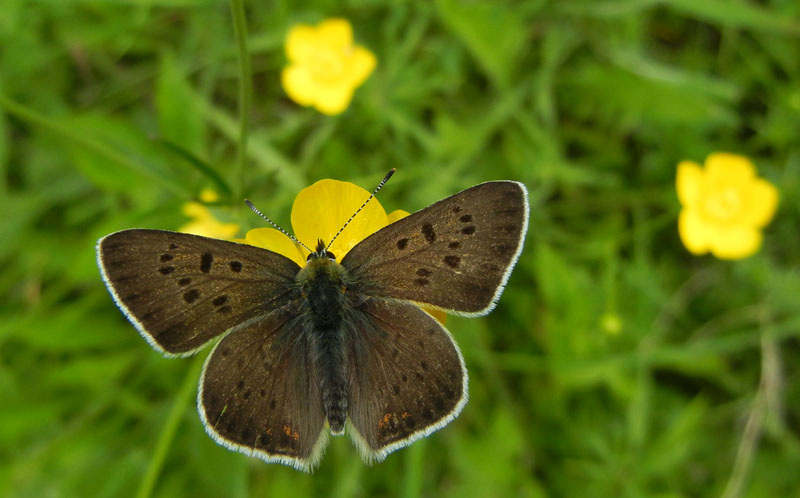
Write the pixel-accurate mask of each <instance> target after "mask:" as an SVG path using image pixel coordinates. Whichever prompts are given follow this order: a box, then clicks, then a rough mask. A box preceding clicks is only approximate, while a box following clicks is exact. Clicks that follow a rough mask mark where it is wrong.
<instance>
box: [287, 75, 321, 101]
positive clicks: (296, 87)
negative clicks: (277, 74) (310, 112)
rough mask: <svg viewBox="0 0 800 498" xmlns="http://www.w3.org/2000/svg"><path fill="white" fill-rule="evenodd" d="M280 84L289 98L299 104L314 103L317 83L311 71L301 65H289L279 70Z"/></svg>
mask: <svg viewBox="0 0 800 498" xmlns="http://www.w3.org/2000/svg"><path fill="white" fill-rule="evenodd" d="M281 84H282V85H283V89H284V90H285V91H286V94H287V95H288V96H289V98H290V99H292V100H294V101H295V102H297V103H298V104H300V105H303V106H309V105H311V104H313V103H314V99H315V96H316V93H317V84H316V83H315V82H314V79H313V78H312V75H311V71H309V70H308V68H307V67H303V66H289V67H285V68H283V71H281Z"/></svg>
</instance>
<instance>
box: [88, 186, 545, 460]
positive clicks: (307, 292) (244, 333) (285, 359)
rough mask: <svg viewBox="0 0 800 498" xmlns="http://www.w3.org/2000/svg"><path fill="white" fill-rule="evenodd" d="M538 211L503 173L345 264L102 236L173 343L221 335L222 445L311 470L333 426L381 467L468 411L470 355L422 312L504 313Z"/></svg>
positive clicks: (206, 241) (211, 416)
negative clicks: (501, 301) (498, 307)
mask: <svg viewBox="0 0 800 498" xmlns="http://www.w3.org/2000/svg"><path fill="white" fill-rule="evenodd" d="M390 175H391V172H390V174H389V175H387V177H386V178H385V179H384V182H385V180H386V179H388V176H390ZM384 182H381V185H382V184H383V183H384ZM376 191H377V189H376ZM373 195H374V193H373ZM370 198H371V197H370ZM362 207H363V206H362ZM528 211H529V208H528V199H527V191H526V189H525V187H524V185H522V184H521V183H518V182H513V181H497V182H488V183H483V184H480V185H477V186H475V187H472V188H470V189H467V190H464V191H463V192H460V193H458V194H455V195H453V196H451V197H448V198H446V199H444V200H442V201H439V202H437V203H435V204H433V205H431V206H428V207H427V208H425V209H423V210H421V211H418V212H417V213H414V214H411V215H409V216H408V217H406V218H403V219H401V220H399V221H397V222H395V223H392V224H390V225H388V226H386V227H385V228H383V229H381V230H379V231H377V232H375V233H374V234H372V235H370V236H369V237H367V238H366V239H364V240H363V241H361V242H360V243H358V244H357V245H356V246H355V247H353V248H352V249H351V250H350V251H349V252H348V253H347V254H345V255H344V256H343V257H342V258H341V259H340V260H341V263H339V262H337V258H336V256H340V255H334V254H331V253H330V252H329V251H328V247H330V242H331V241H328V243H327V244H326V242H324V241H319V243H318V245H317V247H316V249H315V250H313V251H311V253H310V254H309V256H308V260H307V262H306V264H305V266H304V267H302V268H301V267H300V266H298V265H297V263H295V262H294V261H292V260H290V259H288V258H286V257H285V256H282V255H280V254H277V253H274V252H271V251H268V250H266V249H262V248H259V247H255V246H250V245H245V244H239V243H235V242H227V241H222V240H216V239H210V238H206V237H200V236H196V235H189V234H184V233H176V232H169V231H164V230H144V229H134V230H123V231H120V232H116V233H112V234H111V235H108V236H106V237H104V238H102V239H100V241H99V242H98V244H97V261H98V265H99V267H100V271H101V273H102V276H103V280H104V281H105V283H106V286H107V287H108V290H109V292H110V293H111V295H112V296H113V298H114V301H115V302H116V303H117V305H118V306H119V307H120V309H121V310H122V311H123V313H125V315H126V316H127V317H128V319H129V320H130V321H131V322H132V323H133V325H134V326H135V327H136V328H137V329H138V330H139V332H140V333H141V334H142V336H143V337H144V338H145V339H146V340H147V341H148V342H149V343H150V345H152V346H153V347H154V348H155V349H157V350H158V351H160V352H162V353H164V354H166V355H168V356H187V355H191V354H193V353H195V352H197V351H198V350H199V349H200V348H202V347H203V346H205V345H206V344H207V343H208V342H209V341H211V340H213V339H216V338H218V337H220V336H222V338H221V340H219V342H217V343H216V345H215V346H214V349H213V350H212V352H211V353H210V354H209V356H208V359H207V360H206V363H205V366H204V369H203V374H202V377H201V380H200V390H199V395H198V400H197V405H198V410H199V412H200V417H201V418H202V420H203V424H204V425H205V427H206V430H207V431H208V433H209V434H210V435H211V437H213V438H214V440H215V441H217V442H218V443H220V444H222V445H223V446H225V447H227V448H230V449H233V450H236V451H240V452H242V453H245V454H247V455H251V456H256V457H259V458H261V459H263V460H265V461H267V462H280V463H283V464H287V465H291V466H293V467H295V468H298V469H301V470H305V471H309V470H311V469H312V468H313V467H314V466H315V465H316V464H317V463H318V462H319V459H320V457H321V455H322V451H323V449H324V448H325V445H326V442H327V439H328V434H329V433H330V434H334V435H339V434H343V433H345V432H347V433H349V434H350V437H351V438H352V440H353V441H354V442H355V444H356V446H357V447H358V449H359V450H360V452H361V455H362V457H363V458H364V460H366V461H367V462H373V461H381V460H383V459H384V458H385V457H386V455H388V454H389V453H391V452H392V451H394V450H396V449H398V448H402V447H403V446H406V445H408V444H410V443H411V442H413V441H415V440H417V439H419V438H421V437H424V436H427V435H428V434H430V433H432V432H433V431H435V430H437V429H439V428H441V427H443V426H444V425H446V424H447V423H448V422H450V421H451V420H453V419H454V418H455V417H456V416H457V415H458V414H459V413H460V412H461V409H462V408H463V407H464V405H465V404H466V402H467V371H466V368H465V366H464V359H463V358H462V356H461V352H460V351H459V349H458V347H457V346H456V344H455V342H453V339H452V337H451V335H450V333H449V332H448V331H447V329H445V328H444V327H443V326H442V325H441V324H440V323H439V322H438V321H436V320H435V319H434V318H433V317H431V315H429V314H428V313H427V312H425V311H424V310H423V309H421V308H420V307H419V306H418V305H419V304H424V305H427V306H431V307H434V308H438V309H441V310H445V311H448V312H451V313H455V314H458V315H464V316H480V315H484V314H486V313H488V312H489V311H491V310H492V308H494V306H495V303H496V302H497V300H498V298H499V297H500V294H501V293H502V291H503V287H504V286H505V284H506V281H507V280H508V277H509V275H510V273H511V270H512V268H513V267H514V264H515V263H516V261H517V258H518V257H519V254H520V252H521V250H522V245H523V240H524V238H525V234H526V231H527V225H528ZM351 219H352V218H351Z"/></svg>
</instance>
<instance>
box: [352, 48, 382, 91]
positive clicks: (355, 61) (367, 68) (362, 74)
mask: <svg viewBox="0 0 800 498" xmlns="http://www.w3.org/2000/svg"><path fill="white" fill-rule="evenodd" d="M376 64H377V60H376V59H375V55H374V54H373V53H372V52H370V51H369V50H367V49H366V48H364V47H362V46H360V45H356V47H355V48H354V49H353V55H352V56H351V57H350V59H349V60H348V66H349V67H348V69H347V72H348V73H349V74H348V76H349V79H350V83H351V84H352V85H353V86H354V87H357V86H359V85H361V84H362V83H364V80H366V79H367V78H368V77H369V75H370V74H372V71H373V70H374V69H375V65H376Z"/></svg>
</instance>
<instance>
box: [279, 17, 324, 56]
mask: <svg viewBox="0 0 800 498" xmlns="http://www.w3.org/2000/svg"><path fill="white" fill-rule="evenodd" d="M318 45H319V42H318V41H317V30H316V29H315V28H314V27H313V26H308V25H306V24H297V25H295V26H292V28H291V29H290V30H289V33H287V34H286V58H287V59H289V62H295V63H297V62H299V63H303V62H305V61H307V60H309V59H310V58H311V57H312V56H313V54H314V52H315V51H316V50H317V46H318Z"/></svg>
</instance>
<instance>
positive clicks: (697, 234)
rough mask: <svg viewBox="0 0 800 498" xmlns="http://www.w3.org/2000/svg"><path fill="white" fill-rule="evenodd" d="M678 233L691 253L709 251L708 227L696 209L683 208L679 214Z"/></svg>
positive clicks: (696, 253)
mask: <svg viewBox="0 0 800 498" xmlns="http://www.w3.org/2000/svg"><path fill="white" fill-rule="evenodd" d="M678 233H679V234H680V236H681V242H683V245H684V246H685V247H686V249H688V250H689V252H690V253H692V254H695V255H700V254H705V253H707V252H708V248H709V241H708V235H709V231H708V227H707V226H706V225H705V224H704V223H703V220H702V219H701V218H700V216H699V215H698V214H697V212H696V211H695V210H693V209H686V208H684V209H682V210H681V214H680V215H679V216H678Z"/></svg>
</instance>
